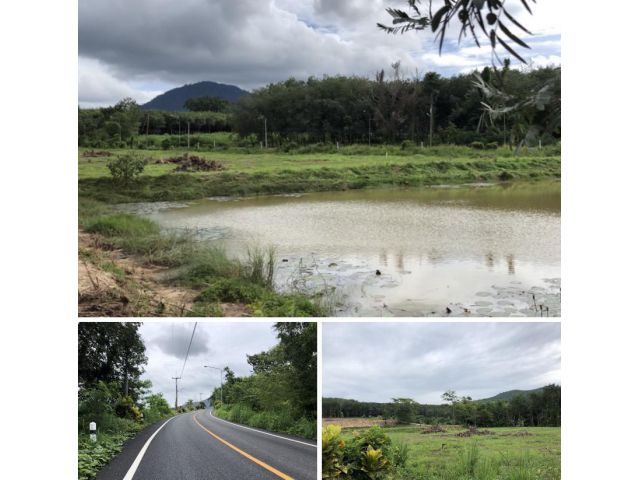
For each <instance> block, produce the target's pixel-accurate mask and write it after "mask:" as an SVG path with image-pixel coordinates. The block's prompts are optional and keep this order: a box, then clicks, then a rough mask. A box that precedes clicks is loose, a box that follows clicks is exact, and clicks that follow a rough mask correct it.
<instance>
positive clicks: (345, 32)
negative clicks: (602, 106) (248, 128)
mask: <svg viewBox="0 0 640 480" xmlns="http://www.w3.org/2000/svg"><path fill="white" fill-rule="evenodd" d="M509 3H511V4H512V7H511V10H510V11H511V12H512V13H513V14H514V16H515V17H516V18H517V19H519V20H520V21H521V23H523V24H524V25H525V26H527V27H528V28H529V29H530V30H531V31H532V32H533V33H534V36H533V37H528V38H526V41H527V43H529V45H530V46H531V50H529V51H527V52H526V55H525V58H527V59H531V60H532V61H533V63H534V64H535V65H548V64H559V63H560V19H559V18H560V13H559V11H558V10H559V8H558V6H559V2H558V1H557V0H555V1H552V0H538V2H537V3H536V4H535V5H534V6H533V7H534V15H533V16H531V15H529V14H528V13H527V12H526V11H525V10H524V9H523V7H522V5H521V2H519V1H516V0H512V1H511V2H509ZM405 6H406V2H405V1H404V0H183V1H180V2H176V1H173V0H80V1H79V26H78V28H79V29H78V53H79V58H78V66H79V69H78V72H79V73H78V102H79V104H80V105H81V106H87V107H88V106H99V105H109V104H113V103H115V102H117V101H118V100H120V99H121V98H123V97H125V96H131V97H133V98H135V99H136V100H137V101H138V102H139V103H144V102H146V101H148V100H150V99H151V98H153V97H154V96H156V95H157V94H159V93H162V92H164V91H166V90H168V89H170V88H174V87H177V86H181V85H184V84H185V83H194V82H198V81H201V80H212V81H217V82H220V83H229V84H233V85H238V86H239V87H241V88H245V89H247V90H251V89H254V88H257V87H260V86H263V85H266V84H268V83H271V82H277V81H280V80H285V79H287V78H290V77H296V78H301V79H306V78H308V77H309V76H312V75H314V76H322V75H323V74H345V75H364V76H369V77H373V75H374V73H375V72H376V71H378V70H380V69H381V68H385V69H387V70H389V69H390V65H391V63H393V62H395V61H397V60H400V61H401V65H402V71H403V72H404V75H406V76H408V77H413V76H414V75H415V74H416V72H418V73H419V74H424V73H425V72H426V71H430V70H435V71H438V72H440V73H441V74H443V75H451V74H454V73H457V72H462V71H469V70H473V69H474V68H476V67H481V66H484V65H487V64H489V63H490V49H488V48H486V47H485V48H482V49H479V48H477V47H475V45H474V44H472V43H470V42H469V41H465V42H463V43H462V44H461V45H458V43H457V36H455V35H452V37H451V41H450V42H449V43H448V44H446V45H445V48H444V49H443V53H442V55H441V56H439V55H438V51H437V47H436V46H435V44H434V42H433V37H432V36H431V35H430V34H429V33H427V32H411V33H407V34H405V35H387V34H385V33H384V32H382V31H381V30H379V29H378V28H377V27H376V22H382V23H387V24H388V23H390V22H389V18H390V17H389V16H388V15H387V14H386V12H385V8H386V7H405Z"/></svg>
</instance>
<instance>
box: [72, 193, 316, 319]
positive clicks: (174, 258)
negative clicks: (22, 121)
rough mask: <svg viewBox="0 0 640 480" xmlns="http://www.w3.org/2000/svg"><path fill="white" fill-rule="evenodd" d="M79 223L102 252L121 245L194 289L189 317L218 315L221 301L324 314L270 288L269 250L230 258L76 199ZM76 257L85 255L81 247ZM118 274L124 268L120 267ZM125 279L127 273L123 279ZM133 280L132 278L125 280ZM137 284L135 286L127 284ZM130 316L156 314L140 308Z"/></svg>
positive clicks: (266, 312)
mask: <svg viewBox="0 0 640 480" xmlns="http://www.w3.org/2000/svg"><path fill="white" fill-rule="evenodd" d="M79 206H80V209H79V210H80V211H79V223H80V227H81V228H82V229H83V230H84V231H86V232H89V233H92V234H95V235H96V237H97V239H98V240H97V242H98V244H99V247H100V248H102V249H104V250H105V251H109V250H113V249H119V250H121V251H122V252H124V253H125V254H127V255H131V256H133V257H134V258H135V259H136V260H137V261H138V262H139V263H141V264H148V265H156V266H162V267H169V268H170V272H172V275H171V276H170V277H168V278H167V283H168V284H170V285H175V286H178V287H184V288H189V289H193V290H194V292H195V298H194V304H193V306H192V307H191V308H190V309H189V310H188V311H185V312H184V313H185V314H187V315H190V316H221V313H222V311H221V309H220V305H219V304H220V303H221V302H235V303H241V304H245V305H247V306H248V308H249V310H250V312H251V314H252V315H254V316H273V317H287V316H323V315H325V314H326V310H325V309H324V308H323V307H322V306H320V305H319V303H317V302H313V301H312V300H311V299H309V298H307V297H305V296H303V295H301V294H295V293H292V294H279V293H276V292H275V291H274V286H273V274H274V268H275V256H274V254H273V252H272V251H271V250H270V249H261V248H257V247H256V248H254V249H252V250H250V251H249V252H248V255H247V259H246V260H239V259H230V258H229V257H227V256H226V254H225V252H224V251H223V250H221V249H219V248H215V247H209V246H203V245H202V244H201V243H199V242H197V241H195V239H194V238H193V236H192V235H190V234H189V233H181V234H174V235H167V234H163V233H161V232H160V227H159V226H158V225H157V224H156V223H155V222H153V221H151V220H149V219H146V218H142V217H138V216H136V215H129V214H123V213H115V212H114V211H113V210H112V208H111V207H110V206H109V205H105V204H103V203H101V202H96V201H92V200H87V199H82V198H81V199H80V203H79ZM79 255H80V256H83V255H85V256H86V257H88V256H89V255H88V254H87V253H86V252H84V251H83V250H82V249H81V250H80V252H79ZM97 266H98V267H99V268H101V269H102V270H105V271H109V272H112V271H113V270H114V267H113V264H112V263H109V262H98V263H97ZM118 273H122V272H118ZM123 282H126V278H125V279H123ZM129 283H131V282H129ZM129 287H130V288H134V289H135V285H133V286H132V285H129ZM129 313H130V314H131V315H141V316H148V315H152V314H155V315H160V314H162V312H149V311H148V309H144V308H141V309H140V310H138V311H135V310H134V311H130V312H129Z"/></svg>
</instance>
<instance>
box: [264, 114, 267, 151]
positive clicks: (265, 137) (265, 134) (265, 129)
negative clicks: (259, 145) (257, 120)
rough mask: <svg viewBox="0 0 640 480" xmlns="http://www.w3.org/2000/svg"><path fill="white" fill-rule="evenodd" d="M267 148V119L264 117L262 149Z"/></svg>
mask: <svg viewBox="0 0 640 480" xmlns="http://www.w3.org/2000/svg"><path fill="white" fill-rule="evenodd" d="M267 147H268V145H267V117H264V148H267Z"/></svg>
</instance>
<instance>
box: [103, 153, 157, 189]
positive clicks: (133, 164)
mask: <svg viewBox="0 0 640 480" xmlns="http://www.w3.org/2000/svg"><path fill="white" fill-rule="evenodd" d="M146 165H147V160H146V159H144V158H142V157H139V156H137V155H132V154H126V155H120V156H118V157H116V158H115V159H112V160H109V162H108V163H107V168H108V169H109V171H110V172H111V176H112V177H113V179H114V180H115V181H117V182H120V183H129V182H130V181H131V180H133V179H134V178H135V177H137V176H138V175H140V174H141V173H142V172H143V171H144V167H145V166H146Z"/></svg>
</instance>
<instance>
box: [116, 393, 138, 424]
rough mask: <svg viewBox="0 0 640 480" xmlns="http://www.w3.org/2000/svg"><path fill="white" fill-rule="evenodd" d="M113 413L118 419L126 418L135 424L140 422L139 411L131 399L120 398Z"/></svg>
mask: <svg viewBox="0 0 640 480" xmlns="http://www.w3.org/2000/svg"><path fill="white" fill-rule="evenodd" d="M115 412H116V415H117V416H118V417H120V418H128V419H129V420H133V421H136V422H139V421H141V420H142V415H141V414H140V409H139V408H138V407H137V406H136V404H135V403H134V402H133V399H132V398H131V397H122V398H120V400H118V403H116V407H115Z"/></svg>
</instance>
